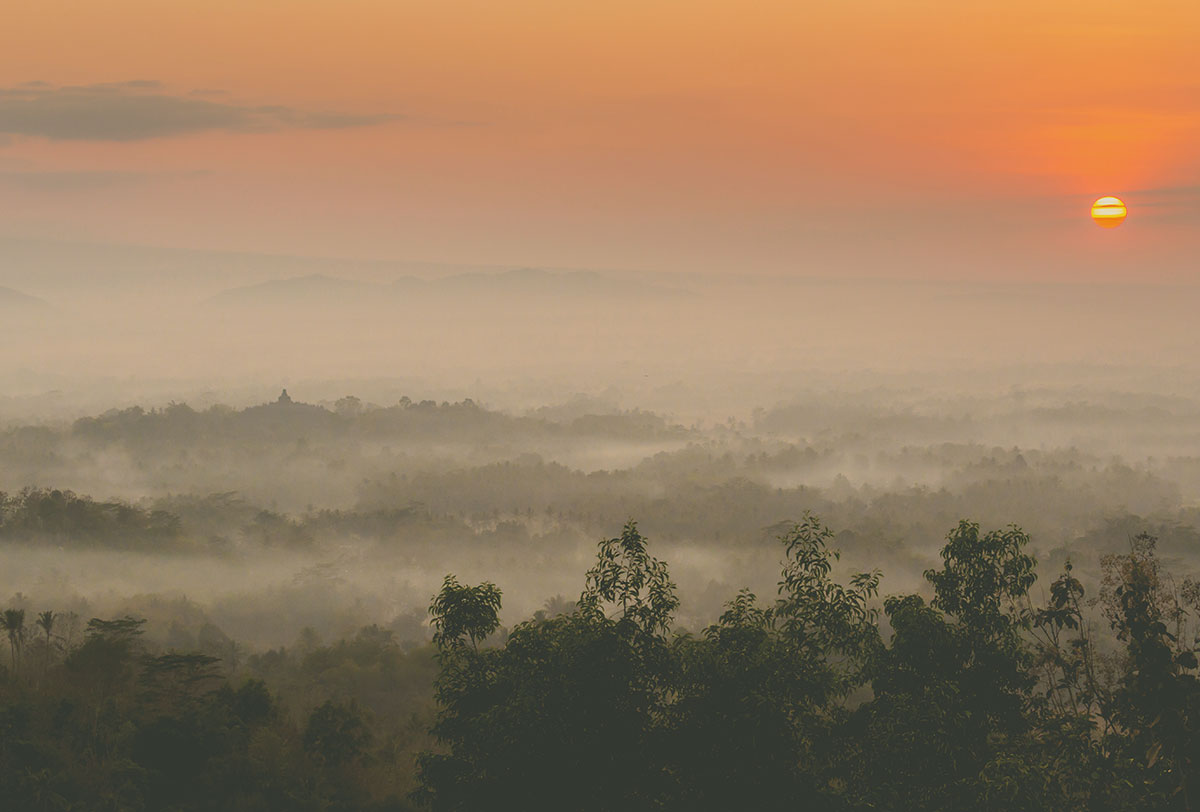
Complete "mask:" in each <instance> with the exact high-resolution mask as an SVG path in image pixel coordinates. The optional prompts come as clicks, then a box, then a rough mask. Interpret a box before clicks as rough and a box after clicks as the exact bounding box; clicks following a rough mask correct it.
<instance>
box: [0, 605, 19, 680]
mask: <svg viewBox="0 0 1200 812" xmlns="http://www.w3.org/2000/svg"><path fill="white" fill-rule="evenodd" d="M0 629H4V631H5V632H7V633H8V647H9V651H10V652H11V654H12V664H13V676H16V674H17V670H18V668H19V666H20V663H21V645H22V644H23V643H24V642H25V610H24V609H5V610H4V614H3V615H0Z"/></svg>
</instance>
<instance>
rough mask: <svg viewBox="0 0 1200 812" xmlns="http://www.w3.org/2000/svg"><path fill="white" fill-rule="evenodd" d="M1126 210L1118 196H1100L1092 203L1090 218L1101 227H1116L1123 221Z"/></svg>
mask: <svg viewBox="0 0 1200 812" xmlns="http://www.w3.org/2000/svg"><path fill="white" fill-rule="evenodd" d="M1126 214H1127V210H1126V209H1125V204H1124V203H1123V202H1122V201H1121V198H1119V197H1102V198H1100V199H1099V200H1097V201H1096V202H1095V203H1093V204H1092V219H1093V220H1095V221H1096V225H1098V226H1100V227H1101V228H1116V227H1117V226H1119V225H1121V223H1124V222H1125V215H1126Z"/></svg>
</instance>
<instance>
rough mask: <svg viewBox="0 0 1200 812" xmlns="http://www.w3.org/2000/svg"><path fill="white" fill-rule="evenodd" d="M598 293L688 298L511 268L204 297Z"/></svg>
mask: <svg viewBox="0 0 1200 812" xmlns="http://www.w3.org/2000/svg"><path fill="white" fill-rule="evenodd" d="M480 295H487V296H506V295H510V296H521V297H531V296H602V297H643V298H645V297H654V298H660V297H661V298H673V297H679V296H690V295H691V291H688V290H686V289H684V288H671V287H666V286H662V285H653V284H646V283H642V282H637V281H634V280H628V279H617V278H614V277H611V276H608V275H606V274H603V273H601V272H599V271H552V270H547V269H542V268H517V269H512V270H506V271H497V272H494V273H485V272H477V271H471V272H465V273H458V274H452V275H449V276H444V277H440V278H435V279H423V278H421V277H416V276H401V277H399V278H397V279H395V280H394V281H392V282H390V283H383V282H365V281H361V280H355V279H346V278H342V277H336V276H329V275H327V274H309V275H306V276H294V277H287V278H283V279H273V280H270V281H267V282H259V283H257V284H253V285H244V286H240V287H235V288H228V289H226V290H223V291H221V292H220V293H218V294H216V295H215V296H212V297H210V298H209V299H207V300H206V302H207V303H209V304H215V305H239V304H245V305H250V304H254V305H261V304H269V303H276V304H295V303H302V302H305V301H308V300H312V299H313V298H314V297H322V300H323V301H335V302H339V303H346V302H353V301H355V300H362V301H364V302H374V303H379V302H380V301H385V300H386V299H388V298H391V297H394V298H396V299H411V298H412V297H414V296H417V297H428V296H456V297H466V298H470V297H473V296H480Z"/></svg>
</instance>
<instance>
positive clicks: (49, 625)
mask: <svg viewBox="0 0 1200 812" xmlns="http://www.w3.org/2000/svg"><path fill="white" fill-rule="evenodd" d="M57 619H58V615H56V614H54V612H53V611H51V610H49V609H47V610H46V611H45V612H41V613H40V614H38V617H37V625H38V626H40V627H41V629H42V631H44V632H45V633H46V648H50V632H52V631H54V621H55V620H57Z"/></svg>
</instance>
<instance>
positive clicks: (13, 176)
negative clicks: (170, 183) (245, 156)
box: [0, 170, 209, 192]
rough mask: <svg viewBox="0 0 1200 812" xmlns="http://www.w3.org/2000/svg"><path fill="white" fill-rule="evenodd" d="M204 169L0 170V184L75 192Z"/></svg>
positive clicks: (194, 174) (190, 174)
mask: <svg viewBox="0 0 1200 812" xmlns="http://www.w3.org/2000/svg"><path fill="white" fill-rule="evenodd" d="M207 174H209V173H208V172H207V171H204V170H197V171H193V172H129V171H111V170H60V171H37V170H18V171H0V187H8V188H15V189H20V190H22V191H30V192H79V191H89V190H93V189H109V188H113V187H116V186H134V185H140V184H143V183H150V182H154V181H161V180H169V179H176V178H194V177H203V176H205V175H207Z"/></svg>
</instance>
